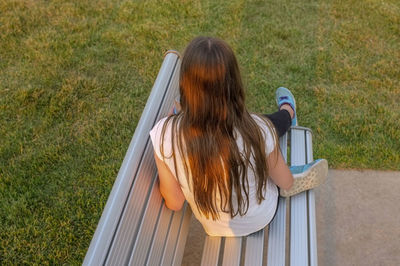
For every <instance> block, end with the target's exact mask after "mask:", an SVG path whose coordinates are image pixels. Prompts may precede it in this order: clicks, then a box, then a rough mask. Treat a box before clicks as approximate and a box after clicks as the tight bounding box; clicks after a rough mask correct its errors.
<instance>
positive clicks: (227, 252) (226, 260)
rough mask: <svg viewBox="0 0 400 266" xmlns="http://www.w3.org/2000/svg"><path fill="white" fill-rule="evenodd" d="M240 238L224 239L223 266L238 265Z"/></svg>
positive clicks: (241, 239) (240, 246) (240, 249)
mask: <svg viewBox="0 0 400 266" xmlns="http://www.w3.org/2000/svg"><path fill="white" fill-rule="evenodd" d="M242 241H243V238H242V237H225V245H224V257H223V262H222V265H223V266H234V265H240V256H241V253H242V252H241V251H242Z"/></svg>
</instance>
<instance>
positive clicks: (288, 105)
mask: <svg viewBox="0 0 400 266" xmlns="http://www.w3.org/2000/svg"><path fill="white" fill-rule="evenodd" d="M279 110H286V111H288V112H289V114H290V117H291V118H292V119H293V118H294V110H293V108H292V106H290V104H287V103H285V104H282V106H281V108H280V109H279Z"/></svg>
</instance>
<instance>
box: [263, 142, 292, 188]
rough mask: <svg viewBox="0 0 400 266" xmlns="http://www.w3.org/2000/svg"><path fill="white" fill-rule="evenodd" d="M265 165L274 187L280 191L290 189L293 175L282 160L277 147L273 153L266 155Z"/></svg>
mask: <svg viewBox="0 0 400 266" xmlns="http://www.w3.org/2000/svg"><path fill="white" fill-rule="evenodd" d="M267 163H268V169H269V175H270V177H271V178H272V181H274V183H275V185H277V186H278V187H280V188H282V189H286V190H287V189H290V188H291V187H292V185H293V182H294V179H293V175H292V173H291V172H290V170H289V167H288V166H287V164H286V162H285V160H284V159H283V157H282V154H281V151H280V150H279V148H278V146H275V149H274V151H272V152H271V153H270V154H269V155H268V158H267Z"/></svg>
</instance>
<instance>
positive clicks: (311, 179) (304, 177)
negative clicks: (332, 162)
mask: <svg viewBox="0 0 400 266" xmlns="http://www.w3.org/2000/svg"><path fill="white" fill-rule="evenodd" d="M300 175H301V176H300ZM327 175H328V161H327V160H325V159H322V160H320V161H319V162H317V163H316V164H314V165H313V166H312V167H311V168H310V169H308V170H307V171H305V172H304V173H301V174H298V175H295V176H298V177H295V183H294V184H293V186H292V188H291V189H289V190H284V189H281V190H280V194H281V196H282V197H290V196H293V195H295V194H298V193H300V192H303V191H306V190H310V189H313V188H315V187H317V186H319V185H321V184H322V183H323V182H324V181H325V180H326V177H327Z"/></svg>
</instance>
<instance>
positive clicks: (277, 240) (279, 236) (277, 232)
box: [267, 134, 288, 266]
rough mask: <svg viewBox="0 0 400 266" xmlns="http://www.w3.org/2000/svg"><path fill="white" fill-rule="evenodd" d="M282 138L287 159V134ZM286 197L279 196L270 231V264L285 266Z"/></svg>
mask: <svg viewBox="0 0 400 266" xmlns="http://www.w3.org/2000/svg"><path fill="white" fill-rule="evenodd" d="M287 135H288V134H285V135H284V136H282V137H281V138H280V140H279V141H280V147H281V153H282V156H283V158H284V159H285V161H286V160H287V138H288V136H287ZM286 200H287V199H286V198H282V197H279V201H278V208H277V211H276V214H275V217H274V219H273V220H272V221H271V223H270V225H269V232H268V253H267V254H268V255H267V265H268V266H284V265H285V262H286V253H285V249H286Z"/></svg>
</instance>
